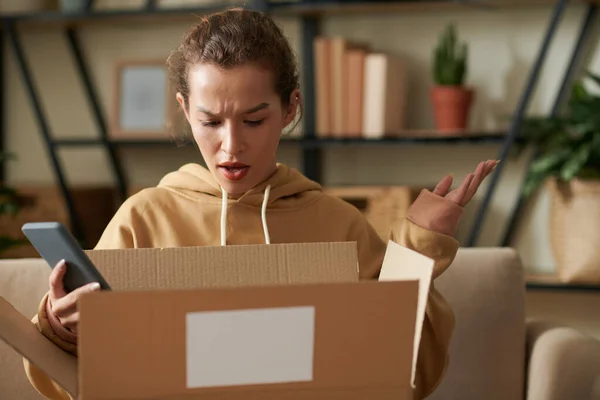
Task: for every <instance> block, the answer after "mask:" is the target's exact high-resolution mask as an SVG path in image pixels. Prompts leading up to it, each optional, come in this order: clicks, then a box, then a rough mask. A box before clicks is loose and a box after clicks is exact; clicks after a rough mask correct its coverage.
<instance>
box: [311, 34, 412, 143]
mask: <svg viewBox="0 0 600 400" xmlns="http://www.w3.org/2000/svg"><path fill="white" fill-rule="evenodd" d="M313 45H314V55H315V65H314V70H315V113H316V132H315V134H316V135H317V137H336V138H347V137H354V138H356V137H366V138H380V137H384V136H398V135H401V134H402V131H403V130H405V128H406V127H405V123H406V112H405V109H406V101H407V98H406V95H407V79H406V77H407V71H406V63H405V62H404V61H403V60H402V59H400V58H399V57H396V56H393V55H391V54H386V53H383V52H375V51H372V49H371V48H370V46H369V45H367V44H363V43H358V42H353V41H350V40H348V39H346V38H343V37H339V36H334V37H325V36H318V37H317V38H315V41H314V44H313Z"/></svg>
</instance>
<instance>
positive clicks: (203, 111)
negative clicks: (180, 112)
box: [196, 105, 215, 117]
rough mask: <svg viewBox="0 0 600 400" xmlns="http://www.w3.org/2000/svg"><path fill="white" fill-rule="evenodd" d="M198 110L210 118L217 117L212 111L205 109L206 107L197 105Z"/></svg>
mask: <svg viewBox="0 0 600 400" xmlns="http://www.w3.org/2000/svg"><path fill="white" fill-rule="evenodd" d="M196 110H198V111H200V112H202V113H204V114H206V115H208V116H211V117H214V116H215V114H214V113H213V112H211V111H210V110H208V109H206V108H204V107H202V106H200V105H196Z"/></svg>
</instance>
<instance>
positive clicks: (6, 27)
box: [0, 0, 600, 290]
mask: <svg viewBox="0 0 600 400" xmlns="http://www.w3.org/2000/svg"><path fill="white" fill-rule="evenodd" d="M240 3H241V4H244V5H245V7H247V8H252V9H257V10H261V11H265V12H268V13H271V14H273V15H281V16H290V17H295V18H299V19H300V21H301V26H302V47H301V54H302V55H301V58H302V60H303V65H304V66H305V69H304V70H303V71H302V77H303V83H304V87H305V92H304V94H303V95H304V99H305V112H304V132H305V133H304V136H303V137H301V138H284V139H283V140H282V142H283V144H284V145H286V146H288V145H289V146H300V147H301V150H302V157H303V172H304V174H305V175H307V176H308V177H309V178H312V179H314V180H317V181H320V178H321V157H322V154H321V153H322V150H323V149H325V148H328V147H332V146H372V145H386V146H387V145H408V144H410V145H415V144H418V145H429V144H438V145H439V144H444V145H453V144H466V145H479V144H497V145H498V146H499V147H500V150H499V153H498V157H497V158H498V159H500V160H505V159H506V157H507V156H508V153H509V151H510V149H511V147H512V146H513V144H514V143H515V142H517V141H518V140H519V138H518V132H519V130H520V123H521V119H522V118H523V116H524V112H525V110H526V108H527V105H528V103H529V101H530V98H531V96H532V93H533V91H534V89H535V86H536V83H537V79H538V77H539V75H540V71H541V69H542V66H543V63H544V61H545V58H546V54H547V52H548V48H549V46H550V44H551V42H552V39H553V38H554V36H555V34H556V31H557V27H558V25H559V23H560V20H561V18H562V16H563V15H564V13H565V11H566V10H567V6H568V5H569V3H573V4H577V3H578V4H586V7H587V14H586V17H585V19H584V21H582V26H581V30H580V34H579V35H578V37H577V42H576V45H575V48H574V51H573V54H571V58H570V63H569V65H568V68H567V70H566V71H565V74H564V77H563V82H562V84H561V89H560V91H559V94H558V96H557V98H556V102H555V107H554V108H553V111H552V112H553V113H554V112H556V110H558V108H559V106H560V104H561V103H562V102H563V101H564V98H565V94H566V93H567V92H568V91H569V89H570V85H571V82H572V79H573V77H574V76H575V75H576V73H577V71H578V69H579V63H580V61H581V60H580V59H581V56H580V55H581V52H582V48H583V47H584V45H585V43H586V41H587V40H588V39H589V32H590V27H591V26H592V25H593V23H592V21H594V18H595V17H596V11H597V5H598V1H595V0H594V1H582V0H579V1H568V0H556V1H552V0H438V1H420V0H396V1H391V0H388V1H356V0H352V1H332V0H326V1H320V2H318V1H315V0H312V1H311V0H299V1H277V2H270V1H267V0H252V1H246V2H240ZM229 6H230V5H226V6H224V5H218V4H217V5H215V6H210V7H204V8H185V9H163V8H157V7H156V1H153V0H148V1H147V3H146V6H145V7H142V8H140V9H135V10H118V11H117V10H110V11H95V10H94V7H93V1H92V0H88V1H87V3H86V7H85V8H84V9H83V10H82V11H80V12H76V13H69V14H67V13H61V12H59V11H48V12H37V13H31V14H20V15H14V16H3V17H2V20H1V21H2V27H1V29H0V44H4V43H5V41H6V42H7V43H8V44H9V45H10V48H11V49H12V51H13V53H14V55H15V59H16V62H17V66H18V68H19V70H20V78H22V79H23V82H24V84H25V89H26V92H27V95H28V96H29V99H30V101H31V104H32V107H33V111H34V116H35V118H36V121H37V122H38V125H39V127H40V132H41V135H42V139H43V140H44V143H45V146H46V149H47V152H48V154H49V156H50V159H51V162H52V168H53V170H54V172H55V175H56V177H57V181H58V184H59V185H60V187H61V190H62V193H63V195H64V198H65V202H66V204H67V207H68V209H69V213H70V217H71V219H72V221H73V230H74V233H75V234H76V235H77V236H79V237H82V235H81V233H82V229H81V224H80V223H79V221H78V219H77V216H76V214H75V213H74V207H73V201H72V199H71V197H70V193H69V185H68V183H67V180H66V178H65V173H64V169H63V166H62V162H61V160H60V159H59V157H58V154H57V153H58V150H59V149H60V148H62V147H73V146H85V147H90V146H101V147H103V148H104V149H105V150H106V152H107V153H108V156H109V157H108V158H109V161H110V164H111V168H112V172H113V174H114V178H115V182H116V186H117V188H118V190H119V193H120V194H121V197H122V198H123V199H124V198H125V197H126V196H127V193H128V184H127V178H126V173H125V171H124V169H123V166H122V163H121V160H120V156H119V150H120V149H121V148H124V147H138V146H140V147H143V146H168V145H174V144H176V142H174V141H172V140H167V139H165V140H155V139H153V140H141V141H132V140H113V139H111V138H110V137H109V135H108V132H107V119H106V117H105V116H104V115H103V112H102V111H101V107H100V105H99V99H98V95H97V91H96V83H95V82H93V80H92V78H91V74H90V72H89V66H88V65H87V62H86V60H85V57H84V55H83V51H82V49H81V44H80V42H79V39H78V35H77V28H78V27H79V26H81V25H88V24H105V25H112V24H127V25H135V24H141V23H153V22H165V21H190V22H191V21H193V20H194V19H195V18H197V16H198V15H201V14H204V13H208V12H212V11H216V10H221V9H223V8H224V7H229ZM538 6H545V7H548V6H551V7H553V11H552V15H551V18H550V20H549V22H548V26H547V28H546V32H545V34H544V36H543V40H542V43H541V46H540V49H539V52H538V55H537V57H536V59H535V62H534V64H533V65H532V68H531V71H530V75H529V78H528V80H527V83H526V85H525V87H524V89H523V92H522V94H521V97H520V100H519V102H518V106H517V107H516V109H515V110H514V115H513V116H512V121H511V124H510V126H509V127H508V128H507V129H506V131H502V132H457V133H456V134H453V135H442V134H441V133H439V132H435V131H433V132H432V131H407V132H402V133H401V134H396V135H393V136H390V137H383V138H379V139H366V138H319V137H317V136H316V135H315V133H314V132H315V110H314V103H315V93H314V71H313V66H314V54H313V40H314V38H315V37H316V36H317V35H318V34H319V26H320V20H321V19H322V18H326V17H327V16H329V15H334V14H343V13H348V14H349V13H361V14H365V13H392V12H394V13H404V12H421V13H423V12H428V13H429V12H444V11H448V10H456V9H461V10H465V11H467V12H468V11H469V10H481V9H487V10H492V11H493V10H494V9H500V8H509V7H511V8H515V9H518V8H521V7H538ZM33 27H36V28H37V27H39V28H48V29H61V30H63V31H64V33H65V35H66V38H67V42H68V48H69V50H70V52H71V55H72V57H73V60H74V62H75V66H76V70H77V72H78V74H79V75H80V78H81V82H83V86H84V90H85V94H86V96H87V99H88V104H89V106H90V108H91V110H92V115H93V117H94V120H95V122H96V125H97V127H98V132H99V135H98V137H96V138H70V139H57V138H55V135H54V133H53V132H51V129H50V126H49V123H48V119H47V116H46V112H45V111H44V110H43V107H42V104H41V100H40V96H39V93H38V89H37V87H36V84H35V82H34V79H33V77H32V73H31V66H30V64H29V62H28V60H27V57H26V56H25V52H24V49H23V44H22V42H21V39H20V33H19V32H20V28H27V29H29V28H33ZM5 39H6V40H5ZM0 50H3V48H2V47H0ZM0 72H3V71H2V69H1V68H0ZM4 79H5V78H4V77H3V76H0V80H1V81H4ZM2 111H4V110H2ZM3 120H4V114H1V112H0V122H1V121H3ZM2 128H3V126H2V127H1V128H0V129H2ZM3 133H4V131H3V130H0V149H2V143H3V141H2V138H3V137H4V136H3ZM503 165H504V163H501V164H500V165H499V167H498V168H496V170H495V172H494V174H493V175H492V176H491V177H490V178H489V179H490V183H489V185H488V188H487V192H486V193H485V197H484V200H483V204H482V205H481V208H480V209H479V211H478V214H477V216H476V219H475V223H474V225H473V228H472V232H471V234H470V237H469V239H468V243H467V246H473V245H475V243H476V241H477V239H478V236H479V231H480V229H481V225H482V223H483V221H484V219H485V216H486V213H487V209H488V206H489V204H490V201H491V199H492V197H493V194H494V191H495V189H496V187H497V183H498V180H499V178H500V176H501V174H502V171H503ZM2 172H3V169H2V165H0V179H2ZM522 203H523V199H520V200H519V203H518V206H517V208H516V210H515V213H514V215H513V217H512V218H511V223H510V226H509V229H508V231H507V233H506V235H505V240H504V243H503V244H505V245H506V244H507V243H508V242H509V240H510V237H511V234H512V230H513V229H514V225H515V221H516V220H517V218H518V214H519V210H520V209H521V205H522ZM564 286H565V285H557V284H556V283H539V282H533V281H532V282H529V283H528V288H531V289H540V288H553V289H557V288H559V287H564ZM575 288H576V287H575V286H569V289H575ZM577 288H578V287H577ZM592 290H600V288H599V287H596V288H595V289H592Z"/></svg>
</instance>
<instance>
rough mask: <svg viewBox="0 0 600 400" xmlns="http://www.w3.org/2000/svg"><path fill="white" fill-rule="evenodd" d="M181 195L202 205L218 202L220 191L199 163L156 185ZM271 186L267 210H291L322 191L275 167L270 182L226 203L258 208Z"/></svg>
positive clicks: (292, 171)
mask: <svg viewBox="0 0 600 400" xmlns="http://www.w3.org/2000/svg"><path fill="white" fill-rule="evenodd" d="M158 187H163V188H166V189H169V190H171V191H174V192H178V193H179V194H181V195H184V196H187V197H190V198H193V199H195V200H199V201H204V202H221V201H222V199H223V195H224V193H223V190H222V188H221V186H220V185H219V183H218V182H217V180H216V179H215V178H214V177H213V175H212V174H211V172H210V171H209V170H208V169H207V168H205V167H203V166H201V165H199V164H186V165H184V166H182V167H181V168H179V169H178V170H177V171H174V172H171V173H169V174H167V175H165V176H164V178H162V179H161V180H160V182H159V183H158ZM267 187H270V190H269V191H270V193H269V199H268V201H267V205H268V206H269V208H293V207H298V206H301V205H302V204H303V203H305V202H306V201H310V200H311V199H314V198H315V197H316V196H319V195H320V194H321V192H322V188H321V185H319V184H318V183H317V182H314V181H311V180H310V179H308V178H306V177H305V176H304V175H302V174H301V173H300V172H299V171H298V170H296V169H294V168H290V167H288V166H286V165H284V164H277V171H276V172H275V173H274V174H273V175H271V177H270V178H269V179H267V180H266V181H264V182H262V183H260V184H258V185H257V186H255V187H254V188H252V189H250V190H249V191H248V192H246V193H244V194H243V195H241V196H239V197H238V198H231V197H229V196H227V194H226V193H225V196H226V197H229V198H228V202H229V203H232V202H238V203H242V204H246V205H249V206H254V207H260V206H261V205H262V203H263V201H264V197H265V191H266V190H267Z"/></svg>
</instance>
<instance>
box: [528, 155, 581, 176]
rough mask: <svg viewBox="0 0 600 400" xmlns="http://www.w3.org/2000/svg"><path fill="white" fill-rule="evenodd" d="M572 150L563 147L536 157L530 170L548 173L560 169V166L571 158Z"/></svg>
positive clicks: (534, 172) (537, 172)
mask: <svg viewBox="0 0 600 400" xmlns="http://www.w3.org/2000/svg"><path fill="white" fill-rule="evenodd" d="M570 154H571V152H570V151H569V150H568V149H563V150H561V151H557V152H555V153H550V154H544V155H541V156H539V157H538V158H537V159H535V160H534V161H533V162H532V163H531V166H530V167H529V172H530V173H532V174H546V175H550V172H551V171H553V170H555V171H557V170H558V167H559V166H560V165H562V164H563V163H565V162H566V161H567V160H568V159H569V155H570Z"/></svg>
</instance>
